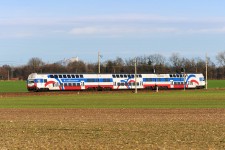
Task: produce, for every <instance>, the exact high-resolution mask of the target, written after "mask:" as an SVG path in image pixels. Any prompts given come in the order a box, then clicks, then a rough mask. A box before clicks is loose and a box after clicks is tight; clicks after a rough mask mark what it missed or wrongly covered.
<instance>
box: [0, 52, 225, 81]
mask: <svg viewBox="0 0 225 150" xmlns="http://www.w3.org/2000/svg"><path fill="white" fill-rule="evenodd" d="M134 60H136V61H137V72H138V73H181V69H182V68H184V69H185V72H187V73H203V74H204V75H205V72H206V63H207V66H208V67H207V68H208V69H207V70H208V79H225V51H222V52H219V53H218V54H217V55H216V59H215V60H216V61H217V64H218V65H216V64H215V63H214V62H213V61H212V60H211V59H210V57H207V58H204V59H202V58H200V57H197V58H185V57H182V56H180V54H179V53H173V54H171V56H170V57H169V58H166V57H165V56H163V55H161V54H151V55H148V56H146V55H145V56H138V57H135V58H129V59H123V58H120V57H117V58H115V59H114V60H107V61H104V62H101V63H100V72H101V73H134V72H135V68H134V64H135V61H134ZM98 68H99V64H98V63H97V62H96V63H86V62H84V61H81V60H80V61H74V62H71V63H68V64H67V65H63V64H61V63H51V64H49V63H45V62H43V61H42V60H41V58H37V57H34V58H31V59H30V60H29V61H28V63H27V64H26V65H23V66H18V67H11V66H10V65H3V66H1V67H0V80H8V79H20V80H26V79H27V77H28V75H29V74H30V73H34V72H36V73H98V71H99V70H98Z"/></svg>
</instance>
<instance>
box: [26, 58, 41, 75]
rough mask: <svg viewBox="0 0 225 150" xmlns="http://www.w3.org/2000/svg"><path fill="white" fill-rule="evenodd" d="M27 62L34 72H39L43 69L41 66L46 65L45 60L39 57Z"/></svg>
mask: <svg viewBox="0 0 225 150" xmlns="http://www.w3.org/2000/svg"><path fill="white" fill-rule="evenodd" d="M27 64H28V66H29V67H31V71H32V72H39V71H41V67H42V66H43V65H44V62H43V61H42V60H41V59H40V58H38V57H33V58H31V59H30V60H29V61H28V63H27Z"/></svg>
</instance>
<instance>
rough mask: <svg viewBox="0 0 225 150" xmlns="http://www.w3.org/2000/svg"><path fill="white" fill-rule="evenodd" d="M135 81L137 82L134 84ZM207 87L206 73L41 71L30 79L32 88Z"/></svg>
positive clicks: (29, 82)
mask: <svg viewBox="0 0 225 150" xmlns="http://www.w3.org/2000/svg"><path fill="white" fill-rule="evenodd" d="M135 81H136V84H135ZM135 86H136V87H137V89H156V87H158V88H159V89H183V88H184V86H185V88H187V89H189V88H204V87H205V79H204V76H203V74H185V75H183V74H137V75H136V77H135V75H134V74H38V73H32V74H30V75H29V76H28V79H27V89H28V90H29V91H47V90H51V91H52V90H60V91H63V90H90V89H96V90H120V89H124V90H125V89H135Z"/></svg>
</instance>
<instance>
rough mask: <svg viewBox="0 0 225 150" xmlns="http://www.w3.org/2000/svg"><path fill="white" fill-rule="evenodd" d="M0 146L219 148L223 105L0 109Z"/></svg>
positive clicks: (224, 125)
mask: <svg viewBox="0 0 225 150" xmlns="http://www.w3.org/2000/svg"><path fill="white" fill-rule="evenodd" d="M0 114H1V116H0V132H1V136H0V149H164V148H165V149H191V148H193V149H224V148H225V119H224V117H225V110H224V109H0Z"/></svg>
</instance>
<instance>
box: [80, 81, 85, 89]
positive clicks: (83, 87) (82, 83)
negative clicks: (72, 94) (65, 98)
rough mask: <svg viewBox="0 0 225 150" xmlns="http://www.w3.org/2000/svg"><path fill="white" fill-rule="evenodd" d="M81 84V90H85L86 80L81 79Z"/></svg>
mask: <svg viewBox="0 0 225 150" xmlns="http://www.w3.org/2000/svg"><path fill="white" fill-rule="evenodd" d="M80 86H81V90H85V85H84V81H81V82H80Z"/></svg>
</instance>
